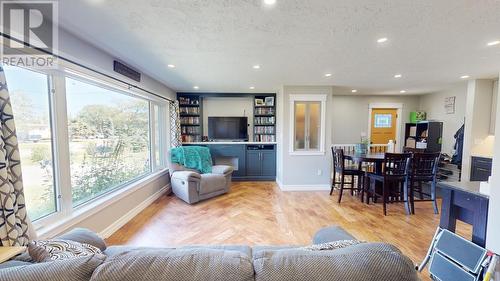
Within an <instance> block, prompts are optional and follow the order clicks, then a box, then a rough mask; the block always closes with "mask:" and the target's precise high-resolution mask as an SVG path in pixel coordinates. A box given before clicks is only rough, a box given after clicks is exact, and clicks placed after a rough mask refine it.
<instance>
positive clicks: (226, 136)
mask: <svg viewBox="0 0 500 281" xmlns="http://www.w3.org/2000/svg"><path fill="white" fill-rule="evenodd" d="M247 127H248V118H247V117H208V139H209V140H211V141H214V140H230V141H247V140H248V128H247Z"/></svg>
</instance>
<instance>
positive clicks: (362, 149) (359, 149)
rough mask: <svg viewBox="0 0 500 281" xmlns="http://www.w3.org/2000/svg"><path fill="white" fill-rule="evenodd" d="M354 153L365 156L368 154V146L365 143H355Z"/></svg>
mask: <svg viewBox="0 0 500 281" xmlns="http://www.w3.org/2000/svg"><path fill="white" fill-rule="evenodd" d="M354 151H355V152H356V153H359V154H366V153H367V152H368V145H367V144H366V143H357V144H356V146H355V147H354Z"/></svg>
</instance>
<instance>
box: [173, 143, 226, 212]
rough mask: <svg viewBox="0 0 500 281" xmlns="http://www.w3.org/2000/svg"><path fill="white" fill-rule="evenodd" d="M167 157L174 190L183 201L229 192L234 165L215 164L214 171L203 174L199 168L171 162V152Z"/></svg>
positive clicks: (202, 198)
mask: <svg viewBox="0 0 500 281" xmlns="http://www.w3.org/2000/svg"><path fill="white" fill-rule="evenodd" d="M167 158H168V159H169V163H168V169H169V172H170V182H171V186H172V192H173V193H174V194H175V195H176V196H177V197H179V198H180V199H181V200H182V201H184V202H186V203H188V204H194V203H196V202H199V201H202V200H205V199H209V198H212V197H215V196H219V195H221V194H224V193H227V192H229V189H230V187H231V176H232V174H233V167H231V166H225V165H214V166H212V173H210V174H201V173H200V172H199V171H197V170H193V169H189V168H186V167H184V166H183V165H179V164H176V163H172V162H170V153H168V155H167Z"/></svg>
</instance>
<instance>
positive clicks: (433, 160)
mask: <svg viewBox="0 0 500 281" xmlns="http://www.w3.org/2000/svg"><path fill="white" fill-rule="evenodd" d="M440 156H441V153H439V152H438V153H414V154H413V159H412V162H411V172H410V175H409V178H410V188H409V189H410V194H409V196H410V205H411V212H412V214H415V201H432V205H433V207H434V214H438V207H437V202H436V178H437V172H438V163H439V157H440ZM422 183H430V194H429V193H425V192H424V191H423V190H422ZM415 184H417V185H416V186H415ZM415 191H416V192H418V193H419V199H417V200H415ZM424 195H425V196H427V198H430V199H424Z"/></svg>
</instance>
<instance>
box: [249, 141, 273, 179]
mask: <svg viewBox="0 0 500 281" xmlns="http://www.w3.org/2000/svg"><path fill="white" fill-rule="evenodd" d="M246 167H247V177H252V178H253V179H260V180H274V179H275V178H276V149H275V145H274V144H265V145H262V144H259V145H247V157H246Z"/></svg>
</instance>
